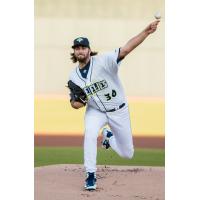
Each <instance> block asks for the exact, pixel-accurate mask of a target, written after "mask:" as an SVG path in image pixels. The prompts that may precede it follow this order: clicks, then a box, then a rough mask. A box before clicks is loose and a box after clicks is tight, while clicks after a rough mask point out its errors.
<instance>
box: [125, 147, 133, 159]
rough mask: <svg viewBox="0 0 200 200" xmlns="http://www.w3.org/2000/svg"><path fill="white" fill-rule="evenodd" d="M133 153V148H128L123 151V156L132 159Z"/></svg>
mask: <svg viewBox="0 0 200 200" xmlns="http://www.w3.org/2000/svg"><path fill="white" fill-rule="evenodd" d="M133 155H134V149H133V148H132V149H130V150H129V151H126V152H125V153H124V158H128V159H132V158H133Z"/></svg>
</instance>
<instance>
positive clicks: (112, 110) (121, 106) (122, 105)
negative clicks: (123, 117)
mask: <svg viewBox="0 0 200 200" xmlns="http://www.w3.org/2000/svg"><path fill="white" fill-rule="evenodd" d="M125 105H126V104H125V103H123V104H121V105H120V106H119V107H118V108H113V109H111V110H107V111H106V112H114V111H116V110H119V109H121V108H123V107H124V106H125Z"/></svg>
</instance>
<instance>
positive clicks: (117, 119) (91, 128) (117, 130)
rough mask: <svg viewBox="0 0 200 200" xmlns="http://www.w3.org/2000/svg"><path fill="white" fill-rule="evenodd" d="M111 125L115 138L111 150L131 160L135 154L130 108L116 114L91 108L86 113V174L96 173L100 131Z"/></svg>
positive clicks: (111, 138) (112, 138)
mask: <svg viewBox="0 0 200 200" xmlns="http://www.w3.org/2000/svg"><path fill="white" fill-rule="evenodd" d="M107 124H108V125H109V127H110V129H111V131H112V133H113V136H112V137H110V140H109V142H110V146H111V148H112V149H113V150H114V151H115V152H116V153H117V154H118V155H119V156H121V157H124V158H129V159H131V158H132V157H133V154H134V148H133V142H132V131H131V123H130V116H129V110H128V106H125V107H123V108H121V109H119V110H117V111H114V112H107V113H104V112H101V111H99V110H96V109H94V108H92V107H90V106H88V107H87V109H86V113H85V136H84V166H85V169H86V172H96V170H97V169H96V157H97V137H98V133H99V130H100V129H101V128H102V127H103V126H105V125H107Z"/></svg>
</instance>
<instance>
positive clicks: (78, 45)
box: [72, 44, 90, 49]
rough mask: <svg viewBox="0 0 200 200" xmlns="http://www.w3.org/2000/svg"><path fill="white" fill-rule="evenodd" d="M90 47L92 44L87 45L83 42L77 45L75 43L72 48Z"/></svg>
mask: <svg viewBox="0 0 200 200" xmlns="http://www.w3.org/2000/svg"><path fill="white" fill-rule="evenodd" d="M80 46H81V47H88V48H90V46H87V45H83V44H76V45H73V46H72V49H74V48H75V47H80Z"/></svg>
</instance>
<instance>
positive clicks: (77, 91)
mask: <svg viewBox="0 0 200 200" xmlns="http://www.w3.org/2000/svg"><path fill="white" fill-rule="evenodd" d="M68 88H69V89H70V92H71V93H70V98H71V99H70V102H71V101H78V102H80V103H82V104H84V105H86V103H87V96H86V94H85V92H84V91H83V90H82V89H81V88H80V87H79V86H78V85H76V84H75V83H74V82H73V81H71V80H69V81H68Z"/></svg>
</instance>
